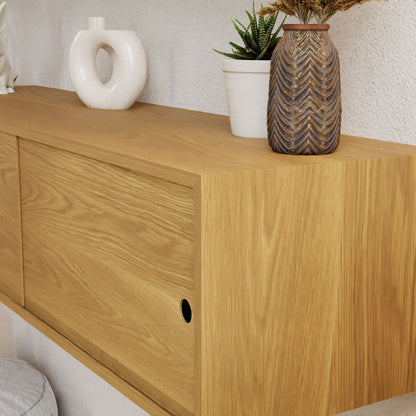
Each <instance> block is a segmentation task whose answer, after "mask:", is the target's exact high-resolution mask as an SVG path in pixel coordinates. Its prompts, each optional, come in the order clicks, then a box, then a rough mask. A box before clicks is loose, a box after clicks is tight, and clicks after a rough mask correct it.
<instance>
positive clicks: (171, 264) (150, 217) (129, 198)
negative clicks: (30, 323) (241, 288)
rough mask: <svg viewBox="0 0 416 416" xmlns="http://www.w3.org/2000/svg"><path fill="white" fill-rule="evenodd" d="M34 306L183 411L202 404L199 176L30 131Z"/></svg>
mask: <svg viewBox="0 0 416 416" xmlns="http://www.w3.org/2000/svg"><path fill="white" fill-rule="evenodd" d="M20 163H21V177H22V218H23V249H24V266H25V291H26V306H27V308H28V309H29V310H30V311H32V312H33V313H35V314H36V315H37V316H39V317H40V318H41V319H43V320H44V321H45V322H47V323H49V324H50V325H52V326H53V327H54V328H56V329H57V330H58V331H59V332H61V333H62V334H63V335H65V336H67V337H69V338H70V339H71V340H73V341H74V342H75V343H76V344H78V345H79V346H80V347H81V348H83V349H84V350H85V351H87V352H88V353H90V354H91V355H92V356H94V357H95V358H96V359H98V360H99V361H100V362H102V363H104V364H105V365H107V366H108V367H109V368H110V369H112V370H113V371H114V372H115V373H117V374H119V375H120V376H121V377H123V378H124V379H126V380H127V381H128V382H130V383H132V384H133V385H135V386H136V387H138V388H139V389H140V390H141V391H142V392H143V393H144V394H146V395H148V396H149V397H151V398H153V399H154V400H157V401H158V403H159V404H161V405H162V407H166V408H169V410H170V411H171V412H172V413H176V414H179V415H187V414H191V413H192V412H193V401H194V394H193V388H194V387H193V386H194V377H193V375H194V325H193V323H192V322H191V323H190V324H187V323H186V322H185V321H184V319H183V317H182V315H181V311H180V303H181V300H182V299H183V298H186V299H188V300H189V302H190V303H191V305H192V304H193V288H194V281H193V265H192V256H193V235H192V233H193V220H192V216H193V205H192V204H193V201H192V198H193V194H192V190H191V189H190V188H186V187H184V186H181V185H176V184H173V183H170V182H167V181H164V180H160V179H156V178H151V177H148V176H145V175H138V174H136V173H133V172H130V171H127V170H125V169H121V168H116V167H114V166H110V165H107V164H103V163H99V162H96V161H94V160H91V159H88V158H85V157H80V156H76V155H73V154H71V153H67V152H63V151H58V150H55V149H52V148H49V147H46V146H41V145H37V144H33V143H31V142H29V141H26V140H22V141H21V144H20Z"/></svg>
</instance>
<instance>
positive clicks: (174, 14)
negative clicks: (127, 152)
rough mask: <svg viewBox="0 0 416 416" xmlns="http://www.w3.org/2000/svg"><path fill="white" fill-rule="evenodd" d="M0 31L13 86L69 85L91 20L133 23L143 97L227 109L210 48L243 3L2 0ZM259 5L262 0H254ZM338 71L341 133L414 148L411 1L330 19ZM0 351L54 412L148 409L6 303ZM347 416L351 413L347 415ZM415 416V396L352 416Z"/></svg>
mask: <svg viewBox="0 0 416 416" xmlns="http://www.w3.org/2000/svg"><path fill="white" fill-rule="evenodd" d="M8 3H9V29H8V32H7V33H6V34H5V37H4V39H5V40H6V43H7V47H8V50H9V56H10V58H11V61H12V63H13V66H14V69H15V72H16V73H17V74H18V75H19V78H18V84H19V83H20V84H39V85H45V86H53V87H58V88H65V89H72V86H71V83H70V80H69V75H68V71H67V55H68V49H69V46H70V44H71V41H72V39H73V38H74V37H75V35H76V33H77V32H78V30H79V29H83V28H87V25H88V16H100V15H101V16H106V17H107V21H108V27H109V28H114V29H134V30H136V31H137V33H138V34H139V37H140V38H141V39H142V42H143V44H144V46H145V48H146V50H147V55H148V64H149V79H148V83H147V86H146V89H145V91H144V93H143V95H142V97H141V100H143V101H148V102H153V103H157V104H163V105H169V106H175V107H184V108H190V109H194V110H201V111H207V112H214V113H222V114H226V113H227V107H226V100H225V95H224V87H223V80H222V74H221V71H220V62H221V57H220V56H218V55H216V54H215V53H214V52H212V50H211V49H212V48H213V47H215V48H219V49H225V48H227V41H228V40H233V39H234V40H235V35H234V32H233V29H232V26H231V23H230V19H231V18H234V17H241V18H243V19H244V16H243V13H242V12H241V10H242V8H248V7H249V6H250V3H251V1H250V0H246V1H244V2H243V1H241V0H174V1H173V0H164V1H161V0H121V1H115V0H71V1H68V0H65V1H58V0H30V1H29V0H8ZM258 3H259V2H258ZM330 23H331V26H332V28H331V31H330V34H331V37H332V39H333V41H334V43H335V45H336V46H337V48H338V50H339V53H340V57H341V67H342V88H343V92H342V97H343V105H344V112H343V132H344V133H348V134H355V135H361V136H366V137H373V138H380V139H384V140H392V141H401V142H405V143H411V144H415V145H416V133H415V132H416V0H400V1H398V0H391V1H390V2H388V3H385V2H383V3H379V2H370V3H368V4H366V5H364V6H362V7H357V8H355V9H353V10H351V11H349V12H348V13H346V14H342V15H339V16H336V17H334V18H333V19H332V20H331V22H330ZM0 352H10V353H14V354H17V355H18V356H21V357H23V358H26V359H28V360H30V361H31V362H32V363H33V364H34V365H35V366H37V367H38V368H39V369H40V370H43V371H45V372H46V374H47V375H48V376H49V378H50V379H51V382H52V385H53V386H54V388H55V390H56V392H57V394H58V398H59V402H60V410H61V413H60V416H120V415H123V416H143V415H145V413H144V412H143V411H141V410H140V409H139V408H137V407H136V406H135V405H133V404H132V403H131V402H130V401H129V400H127V399H126V398H124V396H122V395H121V394H119V393H118V392H117V391H115V390H114V389H112V388H111V387H110V386H108V385H107V384H106V383H105V382H103V381H102V380H101V379H99V378H98V377H97V376H95V375H94V374H93V373H91V372H90V371H89V370H88V369H86V368H85V367H84V366H83V365H82V364H80V363H78V362H77V361H76V360H74V359H73V358H72V357H70V356H69V355H68V354H66V353H65V352H64V351H62V350H61V349H60V348H59V347H57V346H56V345H54V344H53V343H52V342H50V341H49V340H48V339H47V338H45V337H44V336H43V335H41V334H40V333H38V332H37V331H36V330H35V329H33V328H32V327H30V326H29V325H28V324H26V323H25V322H24V321H22V320H21V319H20V318H19V317H17V316H15V315H14V314H13V313H12V312H10V311H9V310H8V309H7V308H5V307H0ZM345 415H347V414H345ZM373 415H374V416H375V415H377V416H410V415H416V395H413V394H411V395H407V396H403V397H401V398H398V399H395V400H391V401H388V402H385V403H381V404H378V405H375V406H370V407H367V408H364V409H361V410H357V411H354V412H350V413H348V416H373Z"/></svg>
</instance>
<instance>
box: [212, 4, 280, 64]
mask: <svg viewBox="0 0 416 416" xmlns="http://www.w3.org/2000/svg"><path fill="white" fill-rule="evenodd" d="M255 10H256V9H255V5H254V2H253V11H252V13H250V12H249V11H247V10H246V15H247V17H248V24H247V25H244V24H243V23H242V22H241V21H240V20H238V19H235V20H231V21H232V23H233V25H234V28H235V30H236V31H237V33H238V35H239V36H240V38H241V40H242V42H243V44H242V45H238V44H236V43H234V42H229V44H230V46H231V48H232V53H227V52H221V51H218V50H216V49H214V51H215V52H217V53H219V54H221V55H224V56H227V57H229V58H234V59H253V60H268V59H270V58H271V55H272V53H273V50H274V48H275V47H276V45H277V44H278V43H279V41H280V40H281V36H279V32H280V31H281V29H282V26H283V23H284V22H285V20H286V16H285V18H284V19H283V21H282V22H281V24H280V25H279V27H278V29H277V30H275V29H274V28H275V26H276V22H277V18H278V15H279V12H276V13H274V14H272V15H271V16H270V17H268V18H265V17H264V16H262V15H260V16H257V14H256V11H255Z"/></svg>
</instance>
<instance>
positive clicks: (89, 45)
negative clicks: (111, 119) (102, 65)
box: [69, 17, 147, 110]
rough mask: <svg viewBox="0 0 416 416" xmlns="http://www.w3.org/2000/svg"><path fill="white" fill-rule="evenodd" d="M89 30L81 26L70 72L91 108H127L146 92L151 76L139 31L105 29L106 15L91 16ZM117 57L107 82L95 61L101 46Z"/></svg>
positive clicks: (75, 40) (73, 45)
mask: <svg viewBox="0 0 416 416" xmlns="http://www.w3.org/2000/svg"><path fill="white" fill-rule="evenodd" d="M89 23H90V28H89V30H81V31H80V32H79V33H78V35H77V36H76V37H75V39H74V41H73V43H72V46H71V50H70V53H69V73H70V76H71V80H72V84H73V85H74V88H75V91H76V92H77V94H78V96H79V98H80V99H81V100H82V102H83V103H84V104H85V105H86V106H87V107H91V108H102V109H109V110H125V109H127V108H129V107H131V106H132V105H133V104H134V102H135V101H136V100H137V98H138V97H139V95H140V93H141V92H142V90H143V88H144V85H145V82H146V76H147V64H146V54H145V51H144V48H143V45H142V43H141V42H140V39H139V38H138V37H137V34H136V32H134V31H129V30H105V19H104V18H103V17H90V19H89ZM101 48H102V49H104V50H105V51H106V52H107V53H108V54H109V55H110V57H111V59H112V61H113V73H112V76H111V78H110V80H109V81H108V82H106V83H105V84H103V83H102V82H101V81H100V79H99V78H98V75H97V72H96V68H95V61H96V57H97V54H98V51H99V50H100V49H101Z"/></svg>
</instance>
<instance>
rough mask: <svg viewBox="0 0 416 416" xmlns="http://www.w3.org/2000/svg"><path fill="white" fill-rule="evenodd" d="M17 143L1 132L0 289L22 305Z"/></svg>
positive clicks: (12, 137)
mask: <svg viewBox="0 0 416 416" xmlns="http://www.w3.org/2000/svg"><path fill="white" fill-rule="evenodd" d="M19 187H20V185H19V166H18V142H17V138H16V137H14V136H9V135H6V134H3V133H0V290H1V291H2V292H4V293H5V294H6V295H8V296H9V297H10V298H11V299H13V300H14V301H15V302H17V303H18V304H19V305H22V304H23V288H22V286H23V282H22V271H21V255H22V244H21V228H20V201H19V199H20V198H19V193H20V190H19Z"/></svg>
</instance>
